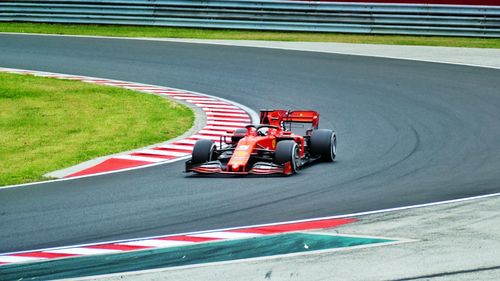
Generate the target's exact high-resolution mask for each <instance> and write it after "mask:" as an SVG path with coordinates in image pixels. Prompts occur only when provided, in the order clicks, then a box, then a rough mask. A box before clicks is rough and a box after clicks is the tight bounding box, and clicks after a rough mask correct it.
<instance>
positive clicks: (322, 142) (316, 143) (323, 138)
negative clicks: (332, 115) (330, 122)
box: [311, 129, 337, 162]
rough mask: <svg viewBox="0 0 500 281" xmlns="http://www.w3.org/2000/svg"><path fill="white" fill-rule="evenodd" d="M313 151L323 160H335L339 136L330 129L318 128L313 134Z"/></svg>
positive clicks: (313, 153)
mask: <svg viewBox="0 0 500 281" xmlns="http://www.w3.org/2000/svg"><path fill="white" fill-rule="evenodd" d="M311 153H312V155H314V156H321V160H323V161H326V162H333V161H335V158H336V157H337V136H336V135H335V132H333V131H332V130H328V129H318V130H314V131H312V134H311Z"/></svg>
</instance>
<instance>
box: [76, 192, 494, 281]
mask: <svg viewBox="0 0 500 281" xmlns="http://www.w3.org/2000/svg"><path fill="white" fill-rule="evenodd" d="M499 206H500V196H496V197H493V198H488V199H479V200H473V201H468V202H460V203H450V204H445V205H440V206H433V207H423V208H416V209H411V210H402V211H396V212H389V213H382V214H376V215H368V216H362V217H360V218H359V219H360V221H358V222H355V223H352V224H347V225H345V226H341V227H338V228H333V229H329V230H322V231H321V232H327V233H337V234H342V235H351V234H352V235H361V236H376V237H390V238H395V239H398V238H403V239H413V241H410V242H403V243H400V244H393V245H380V246H374V247H367V248H361V249H347V250H345V251H332V252H324V253H317V254H305V255H297V256H290V257H270V258H263V259H259V260H251V261H245V260H241V261H235V262H231V263H221V264H212V265H205V266H194V267H193V266H191V267H186V268H178V269H163V270H161V269H158V270H149V271H143V272H135V273H126V274H114V275H108V276H98V277H88V278H82V279H81V280H109V281H114V280H141V281H142V280H165V281H170V280H172V281H173V280H186V281H187V280H205V281H215V280H235V281H246V280H262V281H267V280H274V281H281V280H310V281H320V280H321V281H327V280H360V281H362V280H430V279H432V280H492V281H493V280H498V279H499V278H500V254H499V253H500V212H499V211H498V207H499ZM315 232H316V233H317V232H318V231H315Z"/></svg>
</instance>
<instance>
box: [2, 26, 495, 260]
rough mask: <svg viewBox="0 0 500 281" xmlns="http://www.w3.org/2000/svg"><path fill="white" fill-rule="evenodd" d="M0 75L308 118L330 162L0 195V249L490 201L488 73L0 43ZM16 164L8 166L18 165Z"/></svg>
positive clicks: (20, 40) (259, 52) (293, 55)
mask: <svg viewBox="0 0 500 281" xmlns="http://www.w3.org/2000/svg"><path fill="white" fill-rule="evenodd" d="M0 66H2V67H13V68H24V69H34V70H43V71H52V72H60V73H67V74H81V75H87V76H96V77H103V78H113V79H120V80H127V81H133V82H142V83H148V84H157V85H167V86H172V87H176V88H184V89H189V90H193V91H199V92H203V93H207V94H211V95H217V96H220V97H223V98H227V99H230V100H234V101H236V102H239V103H241V104H244V105H247V106H249V107H251V108H253V109H255V110H258V109H260V108H306V109H307V108H310V109H315V110H318V111H319V112H320V114H321V121H320V127H322V128H333V129H335V130H336V131H337V134H338V141H339V142H338V144H339V151H338V153H339V154H338V155H339V157H338V161H337V162H336V163H334V164H327V163H320V164H315V165H311V166H310V167H307V168H305V169H303V170H302V171H300V173H299V174H298V175H296V176H292V177H264V178H263V177H248V178H245V177H243V178H242V177H225V178H206V177H192V176H186V175H185V174H183V173H182V172H181V171H182V170H183V163H174V164H168V165H165V166H156V167H151V168H147V169H142V170H135V171H128V172H124V173H118V174H111V175H104V176H98V177H94V178H82V179H77V180H74V181H65V182H54V183H47V184H42V185H35V186H30V187H21V188H12V189H5V190H0V229H2V231H0V241H1V243H0V252H9V251H17V250H28V249H35V248H44V247H54V246H63V245H71V244H81V243H89V242H97V241H108V240H117V239H125V238H135V237H142V236H152V235H160V234H161V235H163V234H171V233H180V232H188V231H198V230H209V229H217V228H224V227H234V226H244V225H252V224H261V223H271V222H279V221H287V220H297V219H305V218H314V217H321V216H330V215H337V214H344V213H353V212H361V211H369V210H378V209H385V208H392V207H399V206H406V205H414V204H421V203H428V202H434V201H441V200H448V199H455V198H461V197H466V196H474V195H481V194H487V193H493V192H500V173H499V172H498V171H499V170H500V149H498V144H499V143H500V126H499V125H498V124H500V92H499V91H500V90H499V89H500V79H498V77H500V70H493V69H482V68H474V67H467V66H456V65H445V64H437V63H424V62H415V61H405V60H394V59H383V58H369V57H356V56H347V55H335V54H324V53H311V52H299V51H284V50H275V49H259V48H244V47H228V46H212V45H201V44H185V43H169V42H152V41H132V40H131V41H126V40H116V39H94V38H71V37H44V36H20V35H0ZM20 161H22V160H20Z"/></svg>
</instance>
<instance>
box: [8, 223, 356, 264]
mask: <svg viewBox="0 0 500 281" xmlns="http://www.w3.org/2000/svg"><path fill="white" fill-rule="evenodd" d="M355 221H356V219H352V218H351V219H324V220H320V221H302V222H298V223H284V224H278V225H268V226H256V227H246V228H239V229H228V230H212V231H204V232H196V233H185V234H176V235H169V236H160V237H149V238H141V239H133V240H125V241H115V242H105V243H99V244H94V245H81V246H70V247H61V248H53V249H44V250H35V251H27V252H18V253H7V254H3V255H2V254H0V265H1V264H11V263H21V262H35V261H43V260H48V259H53V258H71V257H77V256H87V255H96V254H112V253H120V252H127V251H134V250H147V249H154V248H165V247H176V246H183V245H191V244H194V243H205V242H211V241H222V240H228V239H246V238H252V237H257V236H262V235H269V234H279V233H284V232H291V231H303V230H312V229H319V228H327V227H335V226H339V225H343V224H347V223H351V222H355Z"/></svg>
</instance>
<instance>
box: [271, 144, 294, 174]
mask: <svg viewBox="0 0 500 281" xmlns="http://www.w3.org/2000/svg"><path fill="white" fill-rule="evenodd" d="M274 161H275V162H276V163H277V164H280V165H282V164H285V163H286V162H289V161H290V163H291V166H292V172H293V173H297V170H298V168H299V165H300V156H299V148H298V146H297V143H296V142H294V141H291V140H283V141H280V142H278V144H277V145H276V152H275V155H274Z"/></svg>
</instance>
